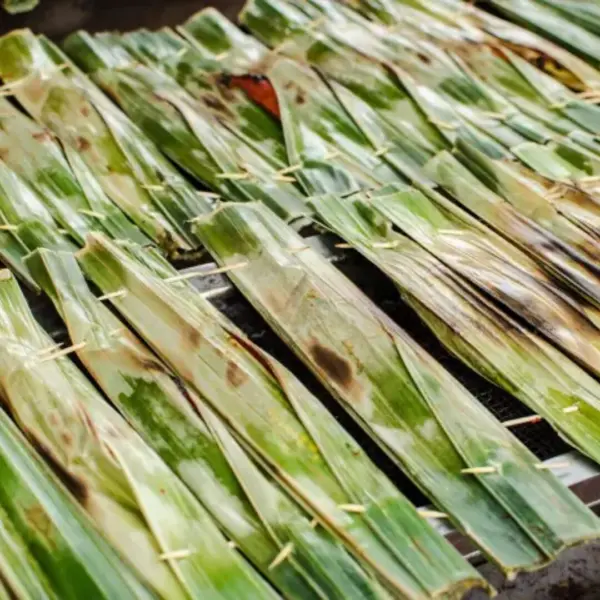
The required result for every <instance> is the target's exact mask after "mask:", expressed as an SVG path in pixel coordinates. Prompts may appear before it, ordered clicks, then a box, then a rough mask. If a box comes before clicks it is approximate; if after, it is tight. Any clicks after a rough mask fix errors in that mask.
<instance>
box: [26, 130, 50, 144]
mask: <svg viewBox="0 0 600 600" xmlns="http://www.w3.org/2000/svg"><path fill="white" fill-rule="evenodd" d="M31 137H33V139H34V140H36V141H37V142H46V141H48V140H51V139H52V134H51V133H50V132H49V131H38V132H36V133H33V134H32V136H31Z"/></svg>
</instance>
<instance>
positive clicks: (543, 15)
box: [491, 0, 600, 68]
mask: <svg viewBox="0 0 600 600" xmlns="http://www.w3.org/2000/svg"><path fill="white" fill-rule="evenodd" d="M491 4H492V6H493V7H494V8H496V9H497V10H498V11H500V13H501V14H502V15H506V16H507V17H508V18H509V19H511V20H514V21H517V22H518V23H521V24H523V25H524V26H525V27H527V28H528V29H531V30H533V31H535V32H538V33H539V34H541V35H542V36H544V37H546V38H549V39H550V40H552V41H554V42H556V43H557V44H559V45H560V46H563V47H564V48H566V49H567V50H569V51H571V52H573V53H574V54H576V55H577V56H580V57H581V58H583V59H584V60H586V61H587V62H588V63H589V64H591V65H592V66H593V67H595V68H598V67H600V39H598V37H597V36H595V35H594V34H593V33H590V32H589V31H587V30H586V29H584V28H583V27H580V26H579V25H578V24H577V23H576V22H574V21H573V20H572V19H570V18H564V17H562V16H561V15H560V13H558V12H556V11H554V10H552V9H551V8H548V7H545V6H544V5H543V2H531V1H530V0H491Z"/></svg>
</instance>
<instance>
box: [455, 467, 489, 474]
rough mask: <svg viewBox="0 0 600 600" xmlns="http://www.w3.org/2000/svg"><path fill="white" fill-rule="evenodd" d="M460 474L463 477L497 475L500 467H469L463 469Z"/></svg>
mask: <svg viewBox="0 0 600 600" xmlns="http://www.w3.org/2000/svg"><path fill="white" fill-rule="evenodd" d="M460 472H461V473H462V474H463V475H486V474H489V473H497V472H498V467H469V468H468V469H461V470H460Z"/></svg>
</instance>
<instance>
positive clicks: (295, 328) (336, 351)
mask: <svg viewBox="0 0 600 600" xmlns="http://www.w3.org/2000/svg"><path fill="white" fill-rule="evenodd" d="M197 227H198V235H200V236H201V237H202V239H203V241H204V245H205V247H206V248H207V250H208V251H209V252H210V253H211V254H212V255H213V256H214V257H215V259H216V260H217V262H218V263H219V264H221V265H224V266H225V265H232V264H233V263H239V262H241V261H245V262H246V263H247V264H246V266H245V267H244V268H239V269H235V270H231V271H229V276H230V277H231V279H232V280H233V281H234V283H235V284H236V286H237V287H239V288H240V290H241V291H242V292H243V293H244V294H245V295H246V297H247V298H248V299H249V300H250V302H251V303H252V304H253V306H254V307H255V308H256V309H257V310H258V311H259V312H260V313H261V314H262V315H263V316H264V317H265V319H266V320H267V321H268V322H269V323H270V324H271V325H272V326H273V327H274V329H275V330H276V331H277V332H278V333H279V334H280V335H281V336H282V337H283V338H284V339H285V341H286V343H288V344H289V345H290V346H291V347H292V348H293V349H294V350H295V351H296V353H297V354H298V355H299V357H301V358H302V360H303V361H304V362H305V363H306V365H307V366H308V367H309V368H311V370H312V371H313V372H314V373H315V374H316V375H317V377H319V379H320V380H321V381H322V382H323V384H324V385H325V386H326V387H327V388H328V389H329V390H330V391H331V393H332V394H333V395H334V396H335V397H336V399H338V400H339V401H340V403H341V404H342V405H343V407H344V408H346V409H347V410H348V411H349V412H350V413H351V414H352V415H353V416H354V417H355V418H356V420H357V421H358V422H359V423H360V424H361V425H362V426H363V428H364V429H365V430H366V431H367V432H368V433H369V434H370V435H371V436H372V437H373V438H374V440H376V441H377V442H378V443H379V444H380V445H381V446H382V448H383V449H384V450H386V451H387V452H388V454H389V455H390V457H391V458H392V459H393V460H394V461H395V462H396V463H397V464H398V465H399V466H401V467H402V468H403V469H404V470H405V472H406V473H407V474H408V475H409V477H410V478H411V479H412V480H413V481H414V482H415V483H416V484H417V485H418V486H419V487H420V488H421V489H422V490H423V491H424V492H425V493H426V494H427V495H428V496H429V498H430V499H431V500H432V502H433V503H434V504H435V505H436V506H437V507H439V508H440V510H443V511H444V512H446V513H448V514H449V515H450V517H451V518H452V520H453V522H454V523H455V524H456V525H457V526H458V527H459V528H460V529H461V530H463V531H465V532H467V534H468V535H469V536H470V537H471V538H472V539H473V540H474V541H475V542H476V543H477V544H478V545H479V546H480V548H481V549H482V550H483V551H484V552H485V553H486V554H487V555H488V556H490V558H492V559H493V560H494V561H496V562H497V563H498V564H499V565H500V566H501V568H503V569H504V570H505V571H507V572H515V571H518V570H521V569H525V570H527V569H535V568H537V567H539V566H540V565H541V564H544V563H546V562H547V561H549V560H551V559H552V558H553V557H554V556H556V554H557V553H558V552H560V551H561V550H562V549H563V548H565V547H567V546H569V545H571V544H572V543H577V542H579V541H581V540H583V539H586V538H587V537H588V535H591V536H592V537H593V536H594V535H595V534H594V533H593V531H594V529H595V527H597V525H596V521H595V518H594V517H592V516H591V514H588V513H587V509H586V508H584V507H583V506H582V505H581V504H579V502H578V501H577V500H576V499H575V497H573V496H571V495H570V493H564V492H565V491H566V490H564V489H563V488H561V486H560V484H558V482H557V481H556V480H555V479H554V477H553V476H552V475H549V474H548V473H543V474H541V476H540V473H541V472H540V471H538V469H537V468H536V466H535V462H536V461H535V457H534V456H533V455H532V454H530V453H529V451H528V450H527V449H526V448H525V447H524V446H522V445H521V444H520V443H519V442H517V440H516V438H514V437H513V436H512V434H510V433H509V432H508V431H507V430H506V429H505V428H504V427H502V425H501V424H500V423H499V422H497V421H496V420H495V419H494V418H493V417H492V416H491V414H489V413H488V412H487V411H486V410H485V409H483V408H482V407H481V406H480V405H479V404H478V403H477V402H476V400H475V399H474V398H473V397H472V396H471V395H470V394H469V392H468V391H467V390H466V389H465V388H464V387H462V385H461V384H459V383H458V381H456V380H455V379H454V378H453V377H452V376H451V375H450V374H449V373H447V372H446V371H445V370H444V369H443V368H442V367H441V365H439V364H438V363H437V362H436V361H435V360H434V359H433V358H432V357H431V356H429V355H428V354H427V353H426V352H425V351H424V350H423V349H422V348H420V347H419V346H418V345H417V344H416V343H415V342H414V341H413V340H412V339H411V338H410V337H409V336H408V335H407V334H406V333H405V332H404V331H403V330H402V329H400V327H398V326H397V325H395V324H394V323H393V322H392V321H391V320H390V319H389V318H388V317H386V316H385V315H384V314H383V313H382V312H381V311H380V310H379V309H378V308H377V307H376V306H374V305H373V304H372V303H371V302H370V301H369V300H368V299H367V298H366V297H365V296H364V295H363V294H362V293H361V292H360V291H359V290H358V289H357V288H355V287H354V286H353V285H352V284H351V283H350V282H349V281H348V280H347V279H345V277H344V276H343V275H341V273H340V272H339V271H337V269H336V268H335V267H333V266H332V265H331V264H330V263H329V262H328V261H327V260H326V259H324V258H323V257H321V256H320V255H319V254H318V253H317V252H315V251H313V250H312V249H311V248H305V249H304V250H303V251H295V250H297V249H298V248H299V247H302V246H304V244H303V240H302V239H301V238H300V237H299V236H297V234H295V232H293V230H291V229H289V228H286V227H284V226H283V223H282V222H281V221H280V220H279V219H277V217H276V216H275V215H273V214H272V213H269V212H268V211H267V210H263V209H262V207H260V206H259V205H248V206H246V207H244V206H243V205H223V206H222V207H220V208H219V209H218V210H217V211H215V213H213V215H211V216H209V217H206V218H205V219H203V220H202V221H199V222H198V225H197ZM482 466H488V467H489V466H493V467H494V469H493V471H492V472H490V473H487V474H485V475H479V476H477V475H476V476H472V475H466V474H464V473H462V472H461V471H462V470H463V469H469V468H473V467H475V468H477V467H482ZM538 476H540V477H539V479H538ZM538 494H539V495H538ZM534 498H535V499H534ZM548 498H552V501H551V502H548ZM559 498H560V499H559ZM555 502H559V503H560V504H561V505H562V506H563V508H564V510H565V511H567V513H570V512H571V511H574V512H573V514H574V515H579V514H582V515H586V514H587V515H588V516H587V517H586V518H584V519H583V520H582V521H579V517H578V516H577V517H575V516H574V517H573V518H569V519H566V520H565V519H563V516H564V514H566V513H562V512H561V513H560V516H559V515H558V514H557V512H556V504H555ZM561 511H562V509H561ZM575 521H577V522H579V523H582V524H583V523H586V525H585V526H584V527H583V529H581V530H580V532H579V533H578V534H575V533H574V530H573V522H575Z"/></svg>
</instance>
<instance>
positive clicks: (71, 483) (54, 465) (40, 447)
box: [25, 431, 89, 508]
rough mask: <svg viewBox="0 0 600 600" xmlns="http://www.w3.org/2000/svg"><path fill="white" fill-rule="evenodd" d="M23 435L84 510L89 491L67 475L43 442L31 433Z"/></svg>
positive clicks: (77, 480)
mask: <svg viewBox="0 0 600 600" xmlns="http://www.w3.org/2000/svg"><path fill="white" fill-rule="evenodd" d="M25 433H26V435H27V437H28V438H29V440H30V442H31V444H32V445H33V447H34V448H35V449H36V450H37V452H38V454H40V455H41V456H42V458H43V459H44V460H45V461H46V462H47V463H48V465H49V466H50V468H51V469H52V470H53V471H54V472H55V473H56V475H57V476H58V478H59V479H60V480H61V481H62V482H63V483H64V484H65V486H66V487H67V489H68V490H69V491H70V492H71V493H72V494H73V496H75V498H76V499H77V501H78V502H79V503H80V504H81V505H82V506H83V507H84V508H85V507H86V506H87V503H88V499H89V490H88V488H87V486H86V485H85V483H84V482H83V481H81V480H80V479H78V478H77V477H75V476H74V475H72V474H71V473H69V472H68V471H67V470H66V469H65V468H64V467H63V465H62V464H61V463H60V461H59V460H58V459H57V458H56V457H55V456H54V454H52V452H51V451H50V450H49V449H48V448H47V447H46V446H45V445H44V443H43V442H41V441H40V440H39V439H37V438H36V437H35V436H34V435H33V434H32V433H31V432H28V431H25Z"/></svg>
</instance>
